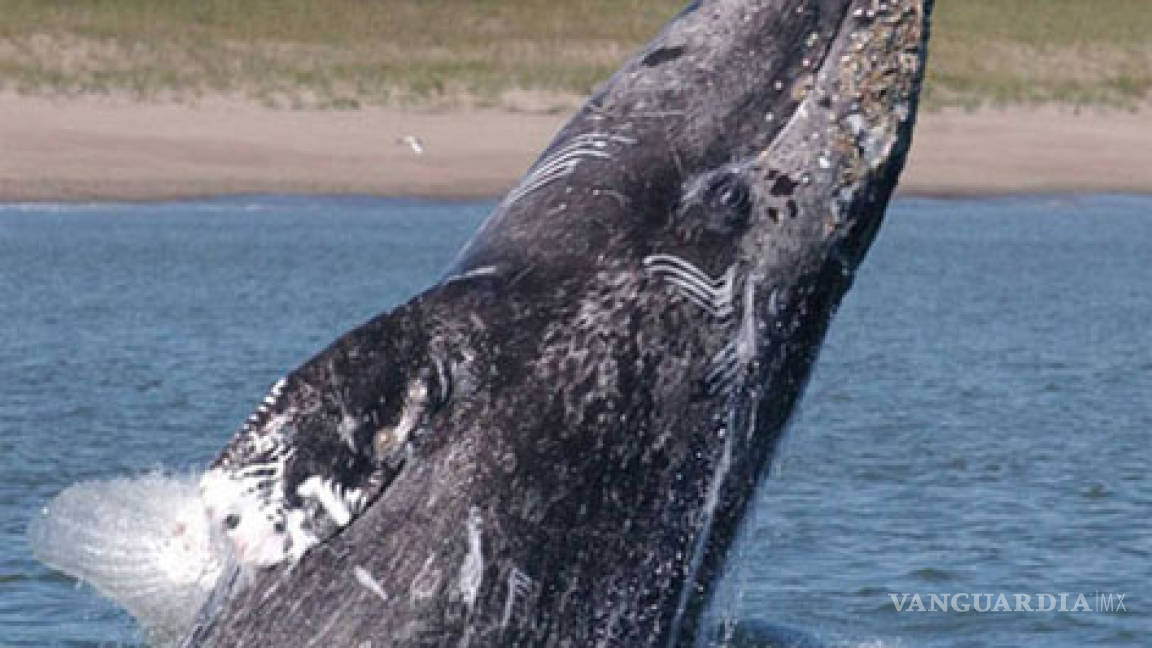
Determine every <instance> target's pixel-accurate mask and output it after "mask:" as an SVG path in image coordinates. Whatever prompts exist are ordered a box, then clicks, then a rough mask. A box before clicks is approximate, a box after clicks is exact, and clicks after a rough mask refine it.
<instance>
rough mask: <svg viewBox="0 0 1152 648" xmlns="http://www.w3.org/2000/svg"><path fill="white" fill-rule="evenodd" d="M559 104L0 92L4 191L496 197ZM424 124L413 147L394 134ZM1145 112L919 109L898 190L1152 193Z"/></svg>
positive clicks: (554, 120)
mask: <svg viewBox="0 0 1152 648" xmlns="http://www.w3.org/2000/svg"><path fill="white" fill-rule="evenodd" d="M567 118H568V112H564V113H548V114H544V113H536V112H513V111H509V110H501V109H478V108H461V109H454V110H413V109H403V108H380V107H368V108H362V109H359V110H355V111H291V110H278V109H268V108H263V107H260V106H258V105H254V104H251V103H247V102H244V101H239V100H228V99H223V98H214V99H208V100H205V101H202V102H200V103H198V104H194V105H187V104H149V103H137V102H133V101H130V100H125V99H117V98H106V97H76V98H65V99H53V98H45V97H35V96H21V95H15V94H11V93H5V94H0V202H91V201H151V200H175V199H188V198H203V197H210V196H227V195H244V194H328V195H366V196H388V197H403V198H430V199H465V200H467V199H483V198H489V199H490V198H498V197H499V196H501V195H503V194H504V193H505V192H506V191H507V190H508V189H509V188H510V187H511V186H512V184H513V183H514V182H515V181H516V180H517V179H518V178H519V176H520V175H521V173H523V171H524V170H525V169H526V168H527V167H528V165H529V164H530V163H531V162H532V161H533V160H534V159H535V156H536V155H538V154H539V152H540V151H541V150H542V149H543V148H544V146H545V145H546V144H547V143H548V141H549V140H550V139H551V137H552V136H553V134H554V133H555V132H556V131H557V130H558V129H559V128H560V126H561V125H562V124H563V123H564V122H565V121H566V120H567ZM407 136H415V137H417V138H419V141H420V146H421V147H422V149H423V152H422V153H419V154H418V153H417V152H415V150H414V149H413V147H412V146H410V145H409V144H407V143H405V142H404V138H405V137H407ZM1149 151H1152V121H1150V120H1148V119H1147V115H1146V114H1144V113H1135V112H1125V111H1116V110H1105V109H1096V108H1087V109H1083V110H1074V109H1071V108H1064V107H1054V106H1042V107H1011V108H1001V109H981V110H977V111H972V112H968V111H960V110H944V111H936V112H924V113H922V114H921V115H920V119H919V123H918V125H917V131H916V135H915V137H914V144H913V149H912V151H911V153H910V155H909V160H908V165H907V168H906V169H905V172H904V175H903V178H902V180H901V183H900V189H899V191H898V194H899V195H902V196H925V197H974V196H1002V195H1019V194H1047V193H1081V192H1091V193H1135V194H1149V193H1152V153H1149Z"/></svg>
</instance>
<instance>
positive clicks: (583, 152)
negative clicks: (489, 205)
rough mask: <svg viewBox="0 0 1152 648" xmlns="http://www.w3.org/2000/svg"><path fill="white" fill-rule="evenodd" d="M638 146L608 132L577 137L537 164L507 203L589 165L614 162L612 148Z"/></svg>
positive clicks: (631, 139)
mask: <svg viewBox="0 0 1152 648" xmlns="http://www.w3.org/2000/svg"><path fill="white" fill-rule="evenodd" d="M635 143H636V140H635V139H633V138H631V137H627V136H624V135H609V134H606V133H586V134H584V135H578V136H576V137H573V138H572V140H571V141H569V142H567V143H566V144H565V145H564V146H563V147H561V148H560V149H558V150H557V151H556V152H555V153H553V154H552V155H549V156H548V157H547V158H544V159H543V160H542V161H541V162H540V163H539V164H537V165H536V166H535V167H534V168H533V169H532V171H531V172H529V173H528V175H527V176H526V177H525V178H524V180H522V181H521V182H520V184H519V185H517V186H516V188H515V189H513V190H512V191H510V192H509V193H508V196H507V197H506V198H505V199H504V204H505V205H512V204H514V203H516V202H517V201H519V200H520V199H521V198H523V197H524V196H527V195H529V194H531V193H534V192H536V191H538V190H540V189H542V188H543V187H546V186H548V185H550V184H552V183H553V182H556V181H557V180H560V179H562V178H566V177H568V176H570V175H572V173H573V172H575V171H576V169H577V168H578V167H579V166H580V165H581V164H583V163H585V162H588V161H590V160H610V159H612V152H611V150H610V148H609V147H610V145H617V146H620V145H624V146H629V145H632V144H635Z"/></svg>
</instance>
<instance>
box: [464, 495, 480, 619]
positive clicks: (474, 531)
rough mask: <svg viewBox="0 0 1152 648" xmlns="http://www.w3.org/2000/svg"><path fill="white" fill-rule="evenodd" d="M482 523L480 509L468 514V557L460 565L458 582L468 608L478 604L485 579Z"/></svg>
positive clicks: (474, 509)
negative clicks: (481, 586) (481, 585)
mask: <svg viewBox="0 0 1152 648" xmlns="http://www.w3.org/2000/svg"><path fill="white" fill-rule="evenodd" d="M482 522H483V520H481V519H480V511H479V509H476V508H473V509H472V510H471V511H469V512H468V528H467V532H468V555H467V556H465V557H464V562H463V564H461V565H460V579H459V582H458V587H459V588H460V594H461V596H462V597H463V598H464V603H466V604H467V605H468V607H472V606H473V605H474V604H475V603H476V597H477V596H478V595H479V594H480V584H481V582H482V581H483V579H484V552H483V546H482V540H483V538H482V537H481V534H480V525H481V523H482Z"/></svg>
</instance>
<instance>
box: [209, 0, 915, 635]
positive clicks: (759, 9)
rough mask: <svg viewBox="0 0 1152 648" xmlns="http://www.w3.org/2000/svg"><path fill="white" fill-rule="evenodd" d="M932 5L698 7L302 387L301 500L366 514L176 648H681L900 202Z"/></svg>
mask: <svg viewBox="0 0 1152 648" xmlns="http://www.w3.org/2000/svg"><path fill="white" fill-rule="evenodd" d="M930 4H931V2H930V1H929V0H892V1H889V2H878V1H875V0H711V1H703V2H700V3H697V4H696V5H694V6H692V7H689V9H688V10H686V11H685V12H684V13H683V14H682V15H681V16H680V17H678V18H677V19H676V20H675V21H674V22H673V23H672V24H671V25H670V26H669V27H668V28H667V29H666V30H665V31H664V32H663V33H662V34H661V35H660V36H659V37H658V38H657V39H656V40H655V41H654V42H653V43H652V44H651V45H650V46H648V47H647V48H646V49H645V50H643V51H642V52H641V53H640V54H639V55H637V56H636V57H635V58H634V59H633V60H632V61H630V62H629V63H627V64H626V65H625V66H624V68H623V69H622V70H621V71H620V72H619V73H618V74H617V75H616V76H615V77H613V78H612V79H611V80H610V81H609V82H608V83H607V84H605V85H604V87H603V88H602V89H600V90H599V91H598V92H597V93H596V94H595V96H594V97H593V98H592V99H591V100H590V101H589V102H588V103H587V105H586V106H585V107H584V108H583V109H582V110H580V112H579V113H578V114H577V115H576V116H575V117H574V118H573V119H572V120H571V122H570V123H569V124H568V125H567V126H566V127H565V128H564V129H563V131H562V132H561V133H560V134H559V136H558V137H557V138H556V140H555V142H554V143H553V144H552V145H551V146H550V147H549V149H548V150H547V151H545V153H544V154H543V156H542V157H541V160H540V161H539V162H537V164H536V166H535V167H534V168H533V170H532V171H530V172H529V174H528V176H526V177H525V179H524V180H523V181H522V183H521V185H520V186H519V187H518V188H517V189H516V190H514V191H513V192H512V194H510V195H509V197H508V199H506V200H505V202H504V203H503V204H501V206H500V207H499V208H498V209H497V210H496V212H495V213H494V214H493V215H492V217H491V218H490V219H489V220H488V221H487V222H486V223H485V225H484V226H483V228H482V229H481V230H480V232H479V233H478V234H477V235H476V237H475V238H474V239H473V241H472V242H471V243H470V244H469V245H468V246H467V247H466V249H465V250H464V251H463V252H462V254H461V256H460V258H459V259H458V261H457V262H456V263H455V265H454V267H453V269H452V270H451V271H450V273H449V275H448V277H447V278H446V279H445V280H444V281H442V282H441V283H440V284H438V285H437V286H435V287H433V288H431V289H430V290H428V291H427V292H425V293H423V294H421V295H420V296H418V297H416V298H414V299H413V300H412V301H410V302H409V303H407V304H405V305H403V306H401V307H399V308H397V309H396V310H395V311H393V312H392V313H390V314H387V315H384V316H381V317H379V318H377V319H375V320H373V321H372V322H369V323H368V324H366V325H365V326H364V327H362V328H360V329H357V330H355V331H353V332H351V333H349V334H348V335H347V336H346V337H344V338H342V339H341V340H340V341H338V342H337V343H336V344H335V345H334V346H333V347H332V348H331V349H329V350H327V351H325V352H323V353H321V354H320V355H319V356H317V358H315V359H313V360H312V361H310V362H309V363H308V364H307V365H305V366H304V367H302V368H301V370H299V371H298V372H297V373H295V374H293V375H292V376H290V377H289V380H288V383H287V384H288V386H287V388H286V393H287V395H286V396H284V397H283V398H282V399H280V400H283V401H284V402H291V403H293V404H294V405H293V407H294V408H295V409H293V410H292V412H298V413H299V412H303V413H300V414H293V416H300V417H303V419H307V420H306V421H303V422H302V423H301V424H300V425H299V426H297V428H294V430H293V434H292V436H291V442H292V443H294V444H296V445H297V446H299V447H300V448H304V449H307V448H318V447H323V448H327V450H326V451H324V452H311V454H309V453H308V452H302V454H304V455H308V456H309V457H310V459H308V461H309V462H310V463H309V465H308V467H307V469H306V470H303V472H304V473H309V472H310V473H313V474H314V473H316V472H317V471H320V472H324V471H328V470H332V471H337V470H339V471H342V472H341V474H342V475H343V476H342V477H341V478H340V479H341V480H342V483H346V484H347V485H349V486H355V485H356V484H357V483H359V484H363V485H366V486H364V487H365V488H367V489H368V490H369V491H370V497H371V500H370V504H369V505H368V506H367V508H366V509H365V510H363V512H362V513H361V514H359V515H358V516H357V517H356V518H355V519H354V520H353V521H352V523H351V524H349V525H348V526H346V527H343V528H342V529H334V530H332V531H331V532H330V533H327V534H324V536H323V542H322V543H321V544H319V545H317V546H316V547H313V548H312V549H311V550H309V551H308V552H307V553H306V554H305V555H304V556H303V558H302V559H301V560H300V561H299V562H298V563H296V564H295V565H291V564H284V565H281V566H278V567H276V568H273V569H269V570H265V571H261V572H258V573H257V574H256V575H255V577H254V578H253V579H252V582H251V583H250V585H249V586H248V587H246V588H244V589H243V590H241V591H237V592H234V593H233V596H232V598H231V599H229V600H226V601H225V602H224V603H223V604H222V606H221V607H220V608H219V609H213V610H211V611H210V612H211V617H210V620H208V621H206V622H205V624H204V625H203V626H202V627H201V628H199V629H198V631H197V632H196V633H195V634H194V636H193V637H192V638H190V640H189V645H212V646H354V647H355V646H373V647H379V646H573V647H585V646H629V647H631V646H685V645H691V644H692V643H693V642H694V641H695V640H696V639H697V637H698V635H699V634H700V633H699V627H700V623H701V617H702V612H703V610H704V607H705V606H706V604H707V602H708V599H709V595H710V593H711V591H712V588H713V585H714V581H715V580H716V577H717V575H718V574H719V573H720V572H721V569H722V567H723V561H724V558H725V554H726V551H727V549H728V547H729V545H730V543H731V541H732V539H733V537H734V535H735V534H736V531H737V529H738V527H739V525H740V522H741V519H742V518H743V517H744V513H745V510H746V508H747V506H748V504H749V501H750V499H751V497H752V495H753V493H754V492H755V490H756V486H757V484H758V482H759V480H760V479H761V477H762V476H763V475H764V474H765V471H766V468H767V466H768V464H769V462H770V460H771V458H772V456H773V452H774V449H775V448H776V446H777V442H778V440H779V438H780V435H781V433H782V430H783V428H784V426H785V424H786V422H787V420H788V417H789V414H790V412H791V411H792V407H793V404H794V403H795V401H796V399H797V397H798V396H799V394H800V392H801V390H802V388H803V386H804V384H805V381H806V379H807V376H808V374H809V370H810V368H811V366H812V363H813V361H814V360H815V358H816V355H817V351H818V349H819V346H820V343H821V341H822V339H823V336H824V333H825V330H826V328H827V326H828V322H829V319H830V317H831V316H832V314H833V311H834V310H835V309H836V306H837V304H838V303H839V301H840V299H841V297H842V296H843V294H844V292H845V291H846V290H847V289H848V287H849V284H850V283H851V280H852V276H853V273H854V271H855V269H856V267H857V265H858V264H859V263H860V261H861V259H862V257H863V256H864V253H865V251H866V250H867V248H868V246H869V244H870V243H871V241H872V239H873V237H874V235H875V233H876V231H877V228H878V227H879V225H880V222H881V218H882V216H883V213H884V210H885V207H886V205H887V202H888V199H889V196H890V195H891V192H892V190H893V188H894V186H895V184H896V180H897V176H898V175H899V172H900V169H901V167H902V165H903V162H904V158H905V154H906V152H907V150H908V147H909V145H910V141H911V132H912V124H913V121H914V116H915V112H916V97H917V93H918V90H919V85H920V79H921V75H922V71H923V64H924V57H925V43H926V41H927V24H928V14H929V10H930ZM419 381H426V382H428V383H429V386H428V387H427V389H424V390H423V391H424V392H427V393H430V394H433V396H430V397H428V398H423V399H416V405H415V407H417V409H418V410H419V425H418V428H417V429H416V430H415V431H414V432H413V433H412V434H411V435H410V436H408V437H407V440H406V441H405V442H404V443H403V444H402V447H391V446H389V443H388V439H389V438H390V437H389V430H390V428H389V426H390V425H396V420H397V417H399V414H397V412H399V411H401V410H402V409H403V408H404V407H405V406H408V408H409V409H412V407H413V406H412V400H413V399H412V398H411V397H410V396H407V397H406V396H405V394H409V395H410V394H412V393H414V392H413V389H412V387H413V385H417V386H419ZM420 391H421V390H420V389H417V390H416V392H420ZM406 398H407V400H406ZM307 403H312V405H311V406H308V405H307ZM323 403H327V405H322V404H323ZM405 403H407V404H408V405H405ZM302 404H303V405H302ZM284 407H286V406H285V405H283V404H282V403H280V402H278V403H276V404H274V405H273V407H272V409H273V410H282V409H284ZM285 411H287V410H285ZM389 412H391V414H389ZM342 417H343V418H342ZM348 417H352V419H349V418H348ZM356 417H360V418H356ZM361 419H362V424H361ZM349 420H351V423H349ZM341 422H343V424H344V425H345V427H344V435H345V437H347V436H348V435H351V437H352V438H354V439H355V443H353V444H348V443H343V444H341V443H337V442H335V441H333V439H336V438H337V436H336V435H337V431H336V428H337V427H338V425H339V424H340V423H341ZM256 433H258V432H256ZM248 434H254V432H251V431H249V432H248ZM244 443H245V441H244V440H243V439H240V438H238V439H237V440H235V441H234V442H233V446H230V450H229V451H226V453H225V455H226V456H232V458H231V459H230V460H231V461H243V458H242V454H243V453H241V452H239V451H237V450H236V448H238V447H241V446H242V445H243V444H244ZM229 453H232V455H229ZM233 455H234V456H233ZM292 472H293V470H292V468H291V467H290V468H289V470H288V473H289V474H291V473H292ZM297 472H299V470H297ZM384 473H386V474H384ZM382 474H384V476H382ZM286 488H287V487H286ZM763 559H765V560H770V559H771V557H770V556H765V557H763Z"/></svg>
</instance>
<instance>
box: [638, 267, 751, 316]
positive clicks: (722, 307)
mask: <svg viewBox="0 0 1152 648" xmlns="http://www.w3.org/2000/svg"><path fill="white" fill-rule="evenodd" d="M644 268H645V269H646V270H648V272H650V273H651V274H652V275H653V276H656V277H662V278H663V279H664V280H665V281H667V282H668V283H670V284H672V285H673V286H676V288H678V289H679V290H678V292H679V293H680V294H681V295H683V296H684V297H685V298H687V299H688V300H689V301H691V302H692V303H694V304H696V305H697V306H699V307H700V308H703V309H704V310H706V311H708V313H709V314H710V315H712V316H713V317H715V318H718V319H727V318H729V317H731V316H732V313H733V312H734V311H735V308H736V306H735V297H736V265H735V264H733V265H731V266H729V267H728V269H727V270H726V271H724V274H722V275H720V276H719V277H717V278H716V279H713V278H712V277H709V276H708V274H707V273H706V272H704V271H703V270H701V269H700V268H697V267H696V266H695V265H693V264H692V263H690V262H688V261H685V260H684V259H681V258H680V257H678V256H673V255H671V254H653V255H652V256H650V257H647V258H645V259H644Z"/></svg>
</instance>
